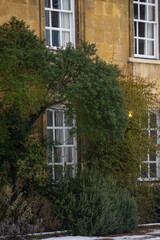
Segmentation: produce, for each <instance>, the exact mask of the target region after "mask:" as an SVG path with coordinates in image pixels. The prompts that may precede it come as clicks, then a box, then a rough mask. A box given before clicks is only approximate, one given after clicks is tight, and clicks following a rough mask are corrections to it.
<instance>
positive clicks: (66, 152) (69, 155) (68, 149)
mask: <svg viewBox="0 0 160 240" xmlns="http://www.w3.org/2000/svg"><path fill="white" fill-rule="evenodd" d="M64 157H65V162H72V160H73V159H72V148H71V147H65V148H64Z"/></svg>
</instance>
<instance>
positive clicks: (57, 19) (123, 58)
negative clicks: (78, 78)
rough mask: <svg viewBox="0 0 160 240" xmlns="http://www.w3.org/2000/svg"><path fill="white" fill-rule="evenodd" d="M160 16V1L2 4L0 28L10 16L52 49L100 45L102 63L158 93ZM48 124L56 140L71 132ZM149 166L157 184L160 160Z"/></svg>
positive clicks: (1, 0) (22, 0)
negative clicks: (57, 134)
mask: <svg viewBox="0 0 160 240" xmlns="http://www.w3.org/2000/svg"><path fill="white" fill-rule="evenodd" d="M159 10H160V4H159V1H158V0H0V25H1V24H3V23H4V22H7V21H8V20H9V19H10V17H11V16H16V17H17V18H18V19H20V20H21V19H22V20H25V21H26V23H27V24H28V25H30V27H31V29H33V30H35V33H36V34H37V36H38V37H39V38H41V39H45V40H46V45H48V47H51V48H56V47H57V46H61V45H64V47H65V44H66V43H67V41H72V42H73V43H74V44H75V46H76V44H77V43H78V41H79V39H83V40H86V41H89V42H91V43H96V46H97V49H98V54H99V56H100V57H101V58H102V59H103V60H105V61H107V62H109V63H115V64H118V65H119V66H120V67H121V68H123V69H124V70H125V72H126V73H127V74H131V75H136V76H139V77H141V78H145V79H147V80H148V81H153V82H155V84H156V87H157V92H158V93H159V91H160V60H159V55H160V54H159V53H160V52H159V33H160V28H159V26H160V24H159V21H160V14H159V12H160V11H159ZM153 111H154V112H153V114H154V117H155V122H156V123H157V125H159V109H158V107H157V106H156V107H155V109H153ZM56 118H57V120H56ZM60 118H64V116H63V114H61V116H60V115H57V116H55V115H54V113H53V112H52V113H51V110H50V112H49V113H48V119H52V120H51V121H53V119H55V120H54V121H61V120H60ZM43 121H44V126H45V124H46V126H45V127H44V129H47V121H46V120H45V117H44V119H43ZM48 121H49V120H48ZM48 124H50V126H49V125H48V130H50V132H51V131H52V134H53V133H54V131H58V130H59V131H60V130H62V129H63V131H65V130H66V131H67V128H68V129H69V127H67V126H65V125H64V123H61V126H60V127H58V125H57V126H55V125H54V126H53V122H52V123H48ZM54 124H55V123H54ZM57 124H58V123H57ZM59 124H60V123H59ZM148 132H150V134H151V132H153V133H154V134H155V135H156V138H157V140H156V141H157V142H158V141H159V139H158V130H157V128H155V127H154V126H153V127H152V129H151V126H148ZM72 147H73V148H74V144H71V146H69V145H67V146H63V147H61V148H60V149H59V151H60V152H63V154H65V152H66V153H67V158H69V156H71V155H72V157H73V149H72ZM60 154H62V153H60ZM58 161H59V160H58V159H57V162H58ZM72 163H73V162H72V161H71V163H70V166H71V167H72ZM63 164H64V159H63ZM63 164H59V165H60V166H62V165H63ZM146 164H147V165H148V173H147V174H148V175H146V176H145V178H146V180H147V179H153V180H154V179H157V177H158V176H159V170H158V165H159V158H158V157H156V158H155V159H150V157H149V156H148V158H147V162H146ZM151 164H152V166H153V169H155V170H154V171H155V174H154V176H153V177H152V176H151V174H150V168H151ZM153 164H154V165H153ZM57 166H58V163H57ZM71 171H72V170H71Z"/></svg>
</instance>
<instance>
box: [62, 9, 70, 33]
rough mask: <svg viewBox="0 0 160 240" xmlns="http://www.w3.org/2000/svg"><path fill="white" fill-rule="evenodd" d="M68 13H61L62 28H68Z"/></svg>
mask: <svg viewBox="0 0 160 240" xmlns="http://www.w3.org/2000/svg"><path fill="white" fill-rule="evenodd" d="M69 16H70V15H69V13H62V28H66V29H70V21H69Z"/></svg>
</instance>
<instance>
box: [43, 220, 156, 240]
mask: <svg viewBox="0 0 160 240" xmlns="http://www.w3.org/2000/svg"><path fill="white" fill-rule="evenodd" d="M155 225H156V224H155ZM100 239H101V240H107V239H108V240H144V239H146V240H147V239H148V240H160V230H156V229H155V230H152V231H151V232H148V233H146V234H144V235H124V236H116V237H82V236H65V237H52V238H47V239H42V240H100Z"/></svg>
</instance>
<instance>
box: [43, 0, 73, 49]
mask: <svg viewBox="0 0 160 240" xmlns="http://www.w3.org/2000/svg"><path fill="white" fill-rule="evenodd" d="M49 1H50V8H48V7H45V12H46V11H49V26H46V23H45V32H46V30H48V31H49V32H50V45H47V43H46V46H47V47H49V48H50V49H55V50H56V49H57V48H58V47H63V48H64V49H65V47H66V46H63V44H62V32H69V34H70V41H69V42H71V43H72V44H73V45H74V46H75V3H74V0H70V6H71V9H70V10H63V2H62V0H59V1H60V4H61V9H55V8H53V1H52V0H49ZM52 12H57V13H59V24H60V27H59V28H58V27H52V23H51V13H52ZM63 13H67V14H69V22H70V28H69V29H66V28H62V20H61V19H62V14H63ZM45 18H46V14H45ZM54 30H55V31H59V33H60V44H59V46H53V45H52V31H54Z"/></svg>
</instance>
